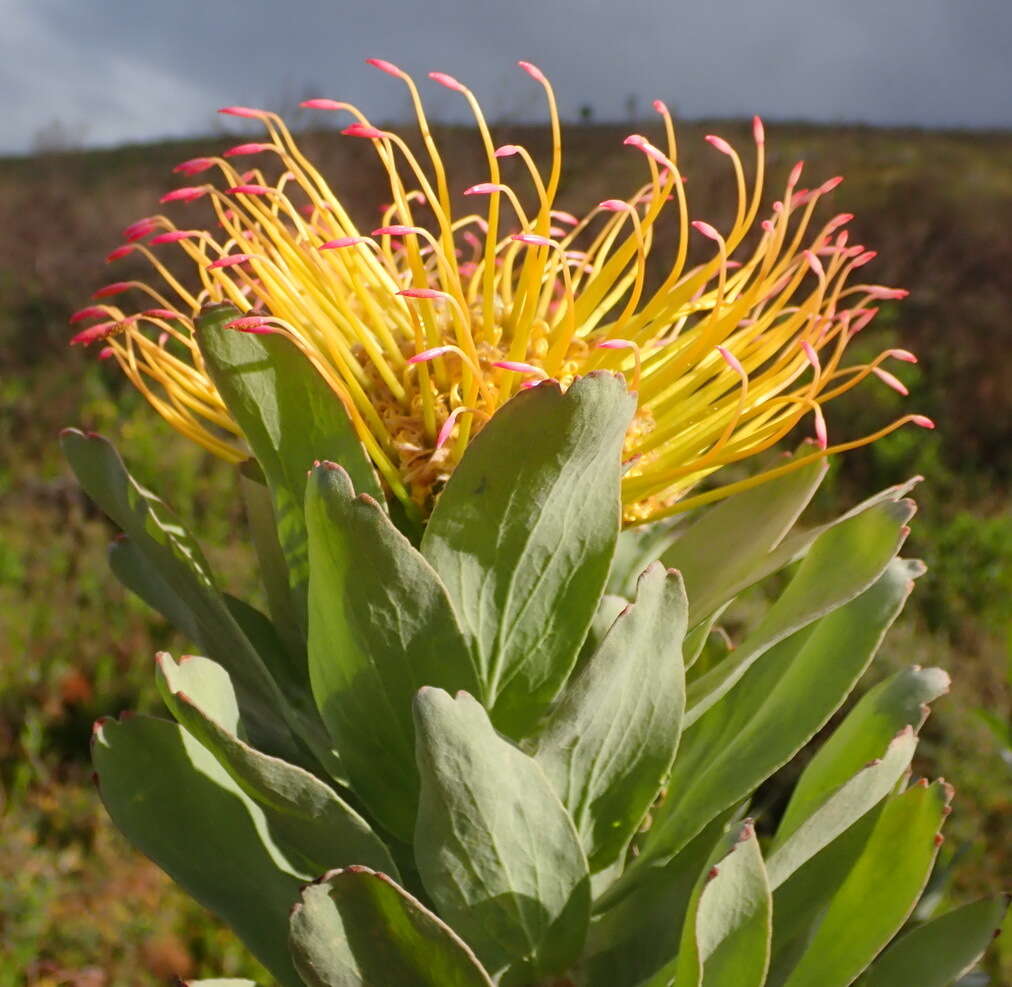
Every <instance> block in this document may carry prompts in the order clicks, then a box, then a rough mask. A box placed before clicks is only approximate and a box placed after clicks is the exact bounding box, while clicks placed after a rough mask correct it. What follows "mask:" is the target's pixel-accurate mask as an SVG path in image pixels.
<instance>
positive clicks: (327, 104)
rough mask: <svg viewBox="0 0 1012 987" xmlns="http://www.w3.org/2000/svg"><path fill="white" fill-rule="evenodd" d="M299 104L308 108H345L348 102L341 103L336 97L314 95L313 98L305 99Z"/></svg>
mask: <svg viewBox="0 0 1012 987" xmlns="http://www.w3.org/2000/svg"><path fill="white" fill-rule="evenodd" d="M299 106H301V107H302V108H303V109H306V110H343V109H345V108H346V106H347V104H346V103H339V102H338V101H337V100H336V99H325V98H323V97H314V98H313V99H304V100H303V101H302V102H301V103H299Z"/></svg>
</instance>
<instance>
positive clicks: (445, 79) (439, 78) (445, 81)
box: [429, 72, 467, 93]
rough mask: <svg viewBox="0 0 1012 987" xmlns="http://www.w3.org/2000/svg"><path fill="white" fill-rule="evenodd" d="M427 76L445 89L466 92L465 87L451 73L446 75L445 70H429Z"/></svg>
mask: <svg viewBox="0 0 1012 987" xmlns="http://www.w3.org/2000/svg"><path fill="white" fill-rule="evenodd" d="M429 78H430V79H431V80H432V81H433V82H438V83H439V84H440V85H441V86H446V88H447V89H452V90H454V92H458V93H466V92H467V89H466V87H465V86H464V85H463V84H462V83H460V82H458V81H457V80H456V79H454V77H453V76H452V75H447V74H446V73H445V72H430V73H429Z"/></svg>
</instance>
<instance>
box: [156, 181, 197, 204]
mask: <svg viewBox="0 0 1012 987" xmlns="http://www.w3.org/2000/svg"><path fill="white" fill-rule="evenodd" d="M208 191H209V189H208V187H207V186H206V185H187V186H184V187H183V188H174V189H173V190H172V191H171V192H166V193H165V195H163V196H162V197H161V198H160V199H159V200H158V201H159V202H193V200H194V199H200V198H202V197H203V196H205V195H207V193H208Z"/></svg>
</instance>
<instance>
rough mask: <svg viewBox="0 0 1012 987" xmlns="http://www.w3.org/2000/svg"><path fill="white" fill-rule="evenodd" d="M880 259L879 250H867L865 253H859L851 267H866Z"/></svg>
mask: <svg viewBox="0 0 1012 987" xmlns="http://www.w3.org/2000/svg"><path fill="white" fill-rule="evenodd" d="M876 257H878V251H877V250H865V251H864V253H859V254H858V255H857V257H855V258H854V260H853V262H852V263H851V265H850V266H851V267H864V265H865V264H867V263H868V262H869V261H873V260H874V259H875V258H876Z"/></svg>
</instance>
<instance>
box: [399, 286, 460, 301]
mask: <svg viewBox="0 0 1012 987" xmlns="http://www.w3.org/2000/svg"><path fill="white" fill-rule="evenodd" d="M395 294H398V295H400V296H401V297H402V298H429V299H436V298H449V297H450V296H449V295H448V294H447V293H446V292H445V291H437V290H436V289H435V288H402V289H401V290H400V291H398V292H396V293H395Z"/></svg>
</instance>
